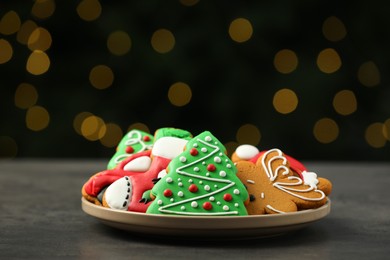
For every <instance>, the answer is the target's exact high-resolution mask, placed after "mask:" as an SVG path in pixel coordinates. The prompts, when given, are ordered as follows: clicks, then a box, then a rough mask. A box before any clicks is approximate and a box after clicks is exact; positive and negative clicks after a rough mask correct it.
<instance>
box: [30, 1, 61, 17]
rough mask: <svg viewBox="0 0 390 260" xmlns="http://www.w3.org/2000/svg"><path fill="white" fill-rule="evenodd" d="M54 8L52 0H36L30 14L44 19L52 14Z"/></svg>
mask: <svg viewBox="0 0 390 260" xmlns="http://www.w3.org/2000/svg"><path fill="white" fill-rule="evenodd" d="M55 9H56V4H55V2H54V0H36V1H35V3H34V5H33V7H32V9H31V14H32V15H33V16H34V17H36V18H38V19H46V18H49V17H50V16H52V15H53V13H54V11H55Z"/></svg>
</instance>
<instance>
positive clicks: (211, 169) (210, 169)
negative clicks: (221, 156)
mask: <svg viewBox="0 0 390 260" xmlns="http://www.w3.org/2000/svg"><path fill="white" fill-rule="evenodd" d="M216 169H217V168H216V167H215V165H214V164H209V165H207V170H208V171H209V172H213V171H215V170H216Z"/></svg>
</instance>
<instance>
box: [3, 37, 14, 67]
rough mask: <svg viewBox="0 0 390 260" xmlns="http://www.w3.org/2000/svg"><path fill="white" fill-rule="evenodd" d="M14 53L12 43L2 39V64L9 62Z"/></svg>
mask: <svg viewBox="0 0 390 260" xmlns="http://www.w3.org/2000/svg"><path fill="white" fill-rule="evenodd" d="M13 53H14V51H13V49H12V46H11V44H10V43H9V42H8V41H7V40H5V39H0V64H3V63H6V62H8V61H9V60H10V59H11V58H12V55H13Z"/></svg>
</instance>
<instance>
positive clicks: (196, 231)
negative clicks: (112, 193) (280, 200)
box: [81, 197, 331, 239]
mask: <svg viewBox="0 0 390 260" xmlns="http://www.w3.org/2000/svg"><path fill="white" fill-rule="evenodd" d="M81 206H82V209H83V211H84V212H85V213H86V214H88V215H90V216H92V217H95V218H97V219H98V220H99V221H101V222H102V223H103V224H105V225H108V226H111V227H114V228H117V229H121V230H125V231H130V232H135V233H140V234H148V235H155V236H175V237H187V238H190V237H191V238H208V239H221V238H222V239H246V238H257V237H268V236H274V235H280V234H284V233H287V232H290V231H294V230H297V229H300V228H303V227H305V226H307V225H309V224H311V223H313V222H316V221H318V220H320V219H322V218H324V217H326V216H327V215H328V214H329V213H330V207H331V201H330V200H329V199H328V202H327V203H326V204H325V205H323V206H322V207H320V208H317V209H309V210H303V211H298V212H293V213H286V214H272V215H256V216H255V215H252V216H236V217H235V216H226V217H224V216H213V217H208V216H176V215H153V214H146V213H138V212H130V211H120V210H114V209H109V208H104V207H102V206H98V205H95V204H93V203H91V202H89V201H87V200H86V199H85V198H83V197H82V198H81Z"/></svg>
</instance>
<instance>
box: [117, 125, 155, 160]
mask: <svg viewBox="0 0 390 260" xmlns="http://www.w3.org/2000/svg"><path fill="white" fill-rule="evenodd" d="M127 137H128V138H129V139H128V140H126V141H125V145H126V146H131V145H134V144H140V145H141V149H140V150H139V152H143V151H145V150H150V149H152V147H153V144H146V143H145V142H144V141H143V140H142V134H141V132H140V131H138V130H131V131H130V132H128V133H127ZM128 156H129V155H128V154H121V155H119V156H117V157H116V158H115V159H114V162H115V163H116V164H118V163H119V162H120V161H122V160H123V159H124V158H126V157H128Z"/></svg>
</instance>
